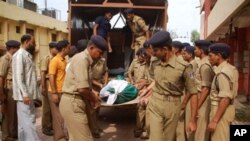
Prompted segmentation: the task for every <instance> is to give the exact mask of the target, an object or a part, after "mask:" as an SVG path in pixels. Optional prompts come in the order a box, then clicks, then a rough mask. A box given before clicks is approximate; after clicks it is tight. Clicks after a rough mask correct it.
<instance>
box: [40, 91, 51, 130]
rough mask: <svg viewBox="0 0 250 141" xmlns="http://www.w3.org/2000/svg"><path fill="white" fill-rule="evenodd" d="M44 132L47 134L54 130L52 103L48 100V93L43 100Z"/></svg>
mask: <svg viewBox="0 0 250 141" xmlns="http://www.w3.org/2000/svg"><path fill="white" fill-rule="evenodd" d="M42 108H43V113H42V131H44V132H46V131H49V130H52V129H53V127H52V114H51V108H50V102H49V98H48V93H47V95H46V96H43V99H42Z"/></svg>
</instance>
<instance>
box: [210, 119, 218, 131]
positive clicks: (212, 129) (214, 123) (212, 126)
mask: <svg viewBox="0 0 250 141" xmlns="http://www.w3.org/2000/svg"><path fill="white" fill-rule="evenodd" d="M217 124H218V123H217V122H215V121H213V120H212V121H210V123H209V124H208V128H207V130H208V131H209V132H214V131H215V129H216V127H217Z"/></svg>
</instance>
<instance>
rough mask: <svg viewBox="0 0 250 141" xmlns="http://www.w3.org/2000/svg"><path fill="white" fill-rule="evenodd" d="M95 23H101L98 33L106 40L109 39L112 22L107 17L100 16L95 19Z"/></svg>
mask: <svg viewBox="0 0 250 141" xmlns="http://www.w3.org/2000/svg"><path fill="white" fill-rule="evenodd" d="M95 23H96V24H98V25H99V26H98V28H97V35H100V36H102V37H103V38H104V39H105V40H107V35H108V32H109V31H110V29H111V24H110V23H109V21H108V20H107V19H105V17H103V16H99V17H97V18H96V19H95Z"/></svg>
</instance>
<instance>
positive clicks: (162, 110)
mask: <svg viewBox="0 0 250 141" xmlns="http://www.w3.org/2000/svg"><path fill="white" fill-rule="evenodd" d="M154 79H155V86H154V87H153V95H152V97H151V99H150V100H149V104H148V106H147V110H148V112H149V116H150V139H151V141H172V140H173V139H174V136H175V133H176V131H175V129H176V127H177V123H178V120H179V115H180V110H181V96H182V95H183V90H184V87H185V88H186V90H187V91H188V92H189V93H190V94H196V93H197V90H196V88H195V81H194V76H193V71H192V67H191V65H188V63H186V62H184V61H182V60H180V59H178V58H177V57H176V56H173V57H172V58H171V59H170V60H169V62H168V64H163V63H162V62H160V63H158V64H157V65H156V66H155V67H154Z"/></svg>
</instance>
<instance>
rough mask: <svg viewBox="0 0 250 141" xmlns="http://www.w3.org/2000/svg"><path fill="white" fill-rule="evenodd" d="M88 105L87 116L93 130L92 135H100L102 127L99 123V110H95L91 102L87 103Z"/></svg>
mask: <svg viewBox="0 0 250 141" xmlns="http://www.w3.org/2000/svg"><path fill="white" fill-rule="evenodd" d="M85 104H86V114H87V117H88V124H89V127H90V130H91V133H92V134H94V133H99V129H100V127H99V126H98V123H97V110H96V109H93V108H92V106H91V104H90V103H89V101H87V100H86V101H85Z"/></svg>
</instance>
